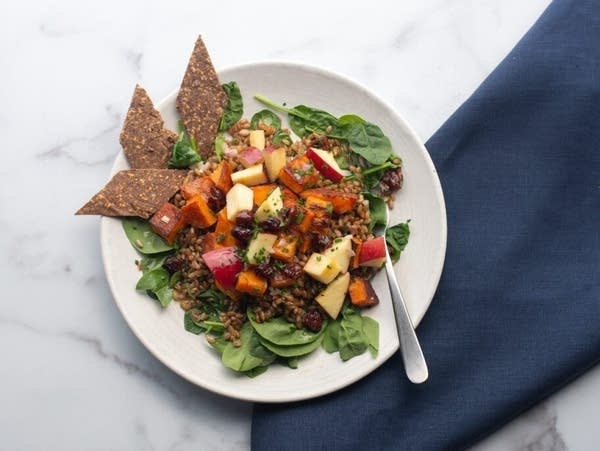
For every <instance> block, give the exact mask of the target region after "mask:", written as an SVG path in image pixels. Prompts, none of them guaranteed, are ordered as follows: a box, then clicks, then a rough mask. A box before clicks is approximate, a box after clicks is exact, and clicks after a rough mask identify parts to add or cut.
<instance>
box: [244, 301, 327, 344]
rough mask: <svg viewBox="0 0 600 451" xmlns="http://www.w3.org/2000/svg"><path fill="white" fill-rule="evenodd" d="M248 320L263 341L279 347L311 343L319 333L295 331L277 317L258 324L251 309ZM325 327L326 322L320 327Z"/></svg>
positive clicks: (248, 312)
mask: <svg viewBox="0 0 600 451" xmlns="http://www.w3.org/2000/svg"><path fill="white" fill-rule="evenodd" d="M247 315H248V319H249V320H250V324H252V327H253V328H254V330H256V332H257V333H258V334H259V335H260V336H261V337H262V338H264V339H266V340H268V341H270V342H271V343H273V344H276V345H280V346H293V345H301V344H306V343H312V342H313V341H315V340H316V339H317V338H319V335H320V334H321V332H311V331H308V330H306V329H297V328H296V326H295V325H294V324H292V323H288V322H287V321H286V320H285V318H282V317H280V316H279V317H277V318H271V319H269V320H267V321H265V322H264V323H258V322H257V321H256V318H255V316H254V312H253V311H252V309H248V310H247ZM326 325H327V322H325V323H324V324H323V326H322V327H321V331H322V330H323V327H325V326H326Z"/></svg>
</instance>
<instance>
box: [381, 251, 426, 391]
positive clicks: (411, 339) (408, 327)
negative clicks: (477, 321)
mask: <svg viewBox="0 0 600 451" xmlns="http://www.w3.org/2000/svg"><path fill="white" fill-rule="evenodd" d="M386 252H387V249H386ZM385 271H386V273H387V280H388V285H389V286H390V294H391V295H392V306H393V307H394V315H395V316H396V328H397V330H398V338H399V339H400V351H401V353H402V361H403V362H404V370H405V371H406V375H407V376H408V379H409V380H410V381H411V382H412V383H414V384H421V383H423V382H425V381H426V380H427V377H428V376H429V371H428V370H427V363H426V362H425V357H424V356H423V351H422V350H421V345H419V340H418V338H417V334H415V329H414V327H413V325H412V321H411V320H410V315H409V314H408V309H407V308H406V303H405V302H404V298H403V297H402V292H401V291H400V287H399V286H398V280H397V279H396V273H395V272H394V266H393V264H392V259H391V258H390V254H389V252H387V259H386V262H385Z"/></svg>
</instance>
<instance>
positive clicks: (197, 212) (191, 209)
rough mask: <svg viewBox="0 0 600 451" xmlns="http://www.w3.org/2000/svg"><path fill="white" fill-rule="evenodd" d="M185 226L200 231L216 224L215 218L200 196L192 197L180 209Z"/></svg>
mask: <svg viewBox="0 0 600 451" xmlns="http://www.w3.org/2000/svg"><path fill="white" fill-rule="evenodd" d="M181 212H182V213H183V217H184V219H185V222H186V223H187V224H191V225H193V226H194V227H198V228H200V229H203V228H206V227H210V226H211V225H213V224H214V223H215V222H217V216H216V215H215V214H214V213H213V211H212V210H211V209H210V207H209V206H208V204H207V203H206V201H205V200H204V199H203V198H202V196H200V195H198V196H194V197H192V198H191V199H190V200H188V201H187V203H186V204H185V205H184V206H183V208H182V209H181Z"/></svg>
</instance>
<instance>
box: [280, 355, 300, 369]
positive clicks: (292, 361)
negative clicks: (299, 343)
mask: <svg viewBox="0 0 600 451" xmlns="http://www.w3.org/2000/svg"><path fill="white" fill-rule="evenodd" d="M279 362H280V363H281V364H282V365H286V366H287V367H288V368H291V369H293V370H295V369H297V368H298V357H289V358H282V357H280V358H279Z"/></svg>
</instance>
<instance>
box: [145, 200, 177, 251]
mask: <svg viewBox="0 0 600 451" xmlns="http://www.w3.org/2000/svg"><path fill="white" fill-rule="evenodd" d="M184 225H185V221H184V218H183V214H182V211H181V210H180V209H179V208H177V207H176V206H175V205H173V204H172V203H170V202H165V203H164V204H163V206H162V207H160V208H159V209H158V211H157V212H156V213H154V216H152V218H150V226H151V227H152V230H154V232H155V233H156V234H157V235H159V236H160V237H162V238H163V239H164V240H165V241H166V242H167V243H169V244H173V243H174V242H175V239H176V238H177V233H178V232H179V231H180V230H181V228H182V227H183V226H184Z"/></svg>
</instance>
